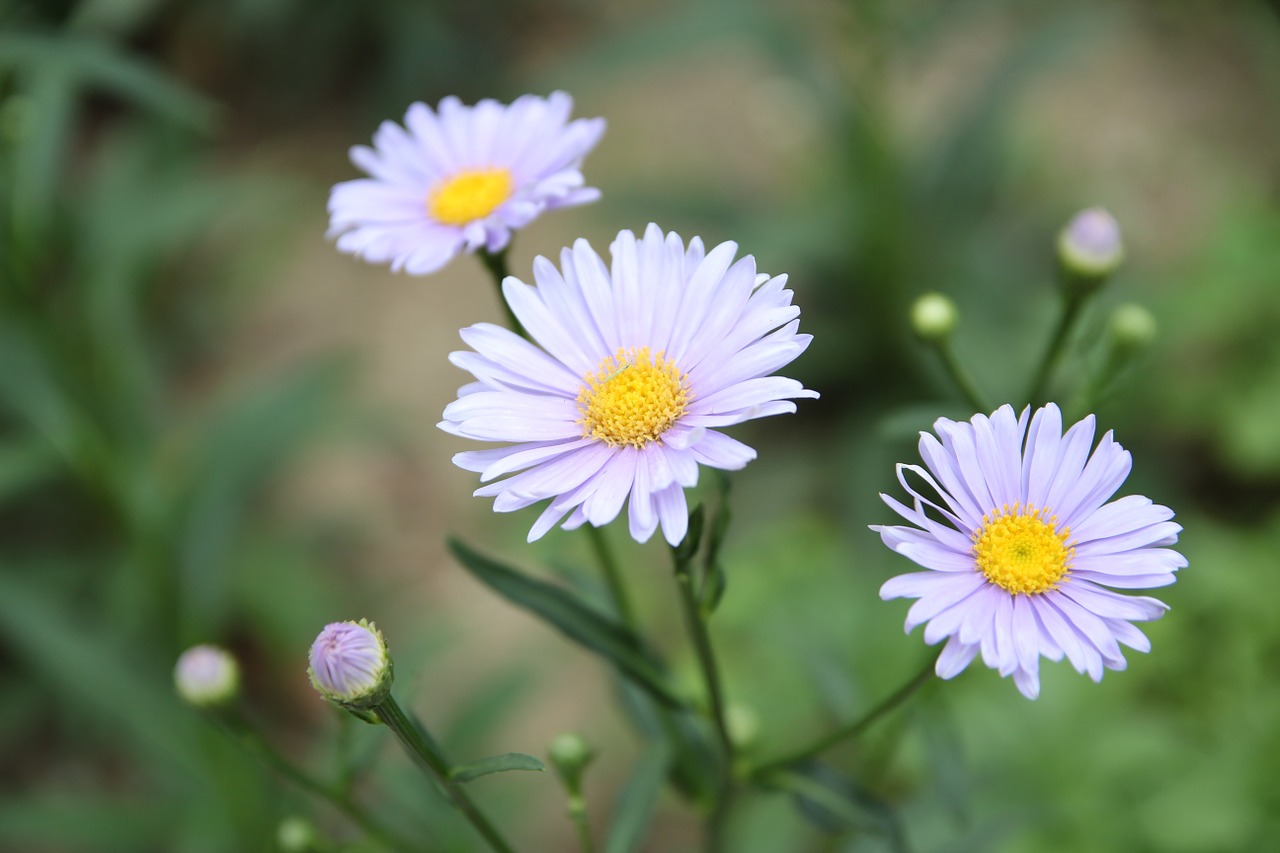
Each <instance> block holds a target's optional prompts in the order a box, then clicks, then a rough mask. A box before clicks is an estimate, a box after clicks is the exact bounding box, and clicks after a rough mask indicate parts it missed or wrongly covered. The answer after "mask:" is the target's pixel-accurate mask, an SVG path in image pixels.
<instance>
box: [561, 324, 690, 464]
mask: <svg viewBox="0 0 1280 853" xmlns="http://www.w3.org/2000/svg"><path fill="white" fill-rule="evenodd" d="M691 396H692V392H691V391H690V390H689V382H688V380H687V379H686V378H685V376H684V374H683V373H681V372H680V368H678V367H676V366H675V365H674V364H672V363H671V362H669V361H667V360H666V358H665V357H663V354H662V353H658V354H657V355H656V356H651V355H650V354H649V348H648V347H641V348H640V349H633V350H631V351H630V352H627V351H625V350H621V349H620V350H618V352H617V353H616V354H615V355H611V356H606V357H605V358H604V360H603V361H601V362H600V366H599V368H598V369H597V371H596V373H595V375H594V376H593V375H591V374H587V375H586V376H584V377H583V378H582V390H580V391H579V392H578V408H579V409H580V410H581V412H582V417H581V418H580V419H579V421H578V423H580V424H582V436H583V438H596V439H599V440H600V441H605V442H608V443H609V444H610V445H611V446H618V445H624V444H629V445H631V446H632V447H644V446H645V445H646V444H648V443H649V442H651V441H657V440H658V439H659V437H661V435H662V434H663V433H664V432H666V431H667V430H668V429H670V428H671V425H672V424H674V423H675V422H676V420H677V419H678V418H679V417H680V416H681V415H683V414H684V410H685V407H686V406H687V405H688V404H689V399H690V397H691Z"/></svg>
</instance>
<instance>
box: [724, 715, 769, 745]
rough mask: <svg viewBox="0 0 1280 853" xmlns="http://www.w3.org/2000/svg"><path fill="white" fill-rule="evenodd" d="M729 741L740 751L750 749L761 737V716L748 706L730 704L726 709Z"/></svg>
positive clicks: (725, 720) (725, 717) (725, 718)
mask: <svg viewBox="0 0 1280 853" xmlns="http://www.w3.org/2000/svg"><path fill="white" fill-rule="evenodd" d="M724 722H725V727H726V728H727V729H728V730H729V740H731V741H732V742H733V745H734V746H736V747H737V748H738V749H748V748H750V747H751V746H752V744H754V743H755V742H756V741H757V740H758V739H759V737H760V715H759V714H757V713H756V712H755V709H754V708H751V707H749V706H747V705H738V704H730V705H729V707H727V708H725V709H724Z"/></svg>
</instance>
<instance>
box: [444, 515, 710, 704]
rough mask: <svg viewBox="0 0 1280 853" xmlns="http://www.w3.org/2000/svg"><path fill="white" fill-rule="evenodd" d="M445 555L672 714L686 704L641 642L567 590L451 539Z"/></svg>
mask: <svg viewBox="0 0 1280 853" xmlns="http://www.w3.org/2000/svg"><path fill="white" fill-rule="evenodd" d="M449 550H450V551H451V552H452V553H453V555H454V557H456V558H457V559H458V562H459V563H461V564H462V566H463V568H465V569H466V570H467V571H469V572H471V574H472V575H474V576H475V577H476V579H478V580H480V581H481V582H483V583H484V584H485V585H487V586H488V587H490V588H491V589H493V590H494V591H495V592H497V593H498V594H499V595H501V596H502V597H503V598H505V599H507V600H508V601H510V602H511V603H512V604H515V605H517V606H519V607H523V608H524V609H526V610H528V611H530V612H531V613H535V614H537V615H538V616H540V617H542V618H543V619H544V620H546V621H547V622H549V623H550V624H551V625H552V626H553V627H555V628H556V629H558V630H559V631H560V632H561V633H563V634H564V635H565V636H567V637H568V638H569V639H571V640H574V641H575V642H577V643H578V644H579V645H581V646H583V647H584V648H587V649H589V650H591V651H593V652H595V653H596V654H598V655H601V656H602V657H604V658H605V659H607V660H609V661H610V662H611V663H613V664H614V666H616V667H617V668H618V671H619V672H620V673H622V674H623V675H625V676H626V677H627V678H629V679H631V681H633V682H634V683H635V684H637V685H638V686H640V687H642V688H644V689H645V690H646V691H647V692H648V693H649V694H650V695H651V696H653V697H654V698H655V699H657V700H658V701H660V702H662V703H663V704H665V705H668V706H670V707H673V708H680V707H684V706H685V704H686V703H685V702H684V701H683V700H682V699H680V697H678V696H677V695H676V694H675V692H674V691H672V689H671V687H670V685H669V684H668V683H667V677H666V673H665V672H664V671H663V668H662V666H661V664H660V663H658V661H657V659H656V657H655V656H654V655H653V654H652V653H651V652H649V651H647V650H646V649H645V648H644V645H643V644H642V643H641V641H640V639H639V638H638V637H637V636H636V635H635V634H633V633H632V632H631V631H628V630H627V629H626V628H624V627H623V626H621V625H619V624H618V623H616V622H614V621H612V620H610V619H608V618H606V617H605V616H603V615H602V614H600V613H598V612H596V611H595V610H592V609H590V608H589V607H587V606H586V605H584V604H583V603H582V602H581V601H579V600H578V598H577V597H576V596H574V595H573V594H572V593H571V592H569V591H568V590H566V589H564V588H562V587H558V586H555V585H553V584H549V583H547V582H546V581H541V580H538V579H536V578H531V577H529V576H528V575H526V574H524V573H522V572H519V571H517V570H515V569H513V568H511V567H509V566H506V565H503V564H502V563H499V562H496V561H495V560H491V559H489V558H488V557H485V556H483V555H481V554H479V553H477V552H475V551H473V550H471V548H469V547H468V546H467V545H465V544H463V543H462V542H461V541H460V540H458V539H456V538H453V537H450V538H449Z"/></svg>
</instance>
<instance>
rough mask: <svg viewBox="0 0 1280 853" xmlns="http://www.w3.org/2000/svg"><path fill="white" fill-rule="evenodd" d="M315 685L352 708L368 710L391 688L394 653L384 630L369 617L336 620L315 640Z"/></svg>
mask: <svg viewBox="0 0 1280 853" xmlns="http://www.w3.org/2000/svg"><path fill="white" fill-rule="evenodd" d="M308 672H309V673H310V675H311V685H312V686H313V687H315V689H316V690H317V691H318V692H319V693H320V695H321V696H323V697H324V698H326V699H328V700H329V701H330V702H333V703H334V704H336V705H340V706H341V707H343V708H346V709H347V710H349V711H368V710H369V709H371V708H373V707H374V706H375V705H379V704H381V703H382V701H383V700H384V699H386V698H387V694H388V693H390V692H391V681H392V677H393V676H392V666H391V655H390V653H389V652H388V651H387V643H386V641H385V640H383V638H382V632H381V631H379V630H378V629H377V627H376V626H375V625H374V624H373V623H372V622H369V621H367V620H365V619H361V620H360V621H359V622H332V623H330V624H328V625H325V626H324V630H323V631H321V632H320V634H319V636H317V637H316V641H315V642H314V643H312V644H311V667H310V669H309V670H308Z"/></svg>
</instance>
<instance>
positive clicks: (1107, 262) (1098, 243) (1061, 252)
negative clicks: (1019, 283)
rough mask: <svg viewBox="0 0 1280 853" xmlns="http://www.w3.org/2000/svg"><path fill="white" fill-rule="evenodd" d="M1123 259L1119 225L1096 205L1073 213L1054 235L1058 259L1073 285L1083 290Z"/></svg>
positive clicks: (1113, 270) (1104, 275) (1098, 284)
mask: <svg viewBox="0 0 1280 853" xmlns="http://www.w3.org/2000/svg"><path fill="white" fill-rule="evenodd" d="M1123 260H1124V244H1123V243H1122V242H1121V240H1120V226H1119V225H1118V224H1117V223H1116V220H1115V218H1114V217H1113V216H1112V215H1111V214H1110V213H1107V212H1106V211H1105V210H1103V209H1102V208H1100V207H1091V208H1089V209H1088V210H1082V211H1081V212H1080V213H1077V214H1076V215H1075V217H1074V218H1073V219H1072V220H1071V221H1070V222H1068V223H1067V227H1066V228H1063V229H1062V232H1061V233H1060V234H1059V235H1058V262H1059V263H1060V264H1061V265H1062V271H1063V273H1064V275H1065V276H1066V278H1067V281H1068V283H1069V284H1072V285H1074V286H1077V287H1080V288H1082V289H1086V290H1090V289H1093V288H1095V287H1098V286H1100V285H1101V284H1102V283H1103V282H1104V281H1106V279H1107V277H1108V276H1110V275H1111V274H1112V273H1113V272H1115V271H1116V269H1117V268H1118V267H1119V266H1120V262H1121V261H1123Z"/></svg>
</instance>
